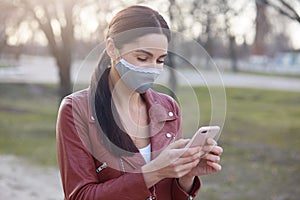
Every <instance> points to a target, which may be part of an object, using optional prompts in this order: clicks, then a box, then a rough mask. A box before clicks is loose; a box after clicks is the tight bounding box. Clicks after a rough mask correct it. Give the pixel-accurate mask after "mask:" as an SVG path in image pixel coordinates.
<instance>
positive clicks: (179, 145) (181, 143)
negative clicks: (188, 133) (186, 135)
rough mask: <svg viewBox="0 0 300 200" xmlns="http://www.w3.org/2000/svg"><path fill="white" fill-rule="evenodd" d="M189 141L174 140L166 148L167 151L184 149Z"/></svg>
mask: <svg viewBox="0 0 300 200" xmlns="http://www.w3.org/2000/svg"><path fill="white" fill-rule="evenodd" d="M189 141H190V139H179V140H176V141H175V142H173V143H171V144H170V145H169V146H168V148H169V149H181V148H184V147H185V146H186V145H187V143H188V142H189Z"/></svg>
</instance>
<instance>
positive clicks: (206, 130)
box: [186, 126, 220, 147]
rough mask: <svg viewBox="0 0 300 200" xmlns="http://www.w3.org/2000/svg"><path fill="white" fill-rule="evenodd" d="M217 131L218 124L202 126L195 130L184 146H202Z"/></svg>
mask: <svg viewBox="0 0 300 200" xmlns="http://www.w3.org/2000/svg"><path fill="white" fill-rule="evenodd" d="M219 131H220V127H219V126H202V127H200V128H199V129H198V130H197V132H196V133H195V134H194V136H193V137H192V139H191V140H190V142H189V143H188V144H187V145H186V147H197V146H203V145H205V143H206V140H207V139H208V138H214V137H216V136H217V134H218V133H219Z"/></svg>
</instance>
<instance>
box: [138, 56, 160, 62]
mask: <svg viewBox="0 0 300 200" xmlns="http://www.w3.org/2000/svg"><path fill="white" fill-rule="evenodd" d="M137 59H138V60H139V61H141V62H146V61H147V58H139V57H138V58H137ZM157 63H158V64H162V63H164V61H161V60H157Z"/></svg>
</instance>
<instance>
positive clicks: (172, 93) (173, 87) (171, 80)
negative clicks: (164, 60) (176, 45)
mask: <svg viewBox="0 0 300 200" xmlns="http://www.w3.org/2000/svg"><path fill="white" fill-rule="evenodd" d="M168 61H169V62H168V65H169V66H170V70H169V71H170V76H169V86H170V90H171V91H170V96H171V97H173V98H174V99H175V97H176V95H175V93H176V89H177V78H176V74H175V67H174V66H175V64H174V57H173V55H169V58H168Z"/></svg>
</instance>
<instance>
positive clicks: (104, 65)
mask: <svg viewBox="0 0 300 200" xmlns="http://www.w3.org/2000/svg"><path fill="white" fill-rule="evenodd" d="M109 64H110V57H109V56H108V55H107V53H106V51H104V52H103V54H102V55H101V57H100V59H99V62H98V65H97V67H96V69H95V71H94V74H93V77H92V82H91V86H92V87H91V90H92V96H91V102H92V110H93V112H94V113H95V117H96V119H97V120H96V122H97V126H98V130H99V133H100V137H101V139H102V141H103V144H104V145H105V147H106V148H107V149H108V150H109V151H110V152H111V153H112V154H114V155H115V156H130V155H133V153H137V152H139V150H138V149H137V147H136V146H135V144H134V142H133V141H132V139H131V138H130V136H129V135H128V134H127V133H126V132H125V131H123V130H124V128H123V127H120V126H122V123H121V120H120V117H119V114H118V112H117V109H116V107H115V105H114V103H113V100H112V95H111V91H110V88H109V81H108V77H109V72H110V69H111V68H110V67H108V66H109Z"/></svg>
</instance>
